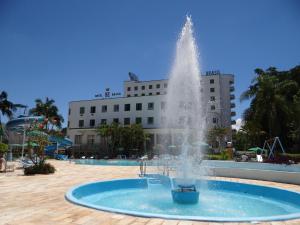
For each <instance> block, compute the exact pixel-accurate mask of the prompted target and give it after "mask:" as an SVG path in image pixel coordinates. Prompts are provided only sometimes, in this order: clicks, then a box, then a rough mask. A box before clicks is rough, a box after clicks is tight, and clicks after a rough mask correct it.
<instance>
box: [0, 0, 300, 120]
mask: <svg viewBox="0 0 300 225" xmlns="http://www.w3.org/2000/svg"><path fill="white" fill-rule="evenodd" d="M299 12H300V1H297V0H244V1H239V0H226V1H225V0H224V1H221V0H207V1H200V0H195V1H176V0H164V1H159V0H152V1H142V0H127V1H121V0H119V1H116V0H110V1H98V0H86V1H83V0H47V1H46V0H27V1H21V0H19V1H15V0H1V1H0V90H5V91H7V92H8V94H9V98H10V99H11V100H12V101H14V102H16V103H23V104H26V105H28V106H29V107H32V106H34V99H36V98H45V97H46V96H48V97H50V98H53V99H54V100H55V101H56V104H57V105H58V107H59V109H60V112H61V113H62V115H63V116H64V117H65V120H67V108H68V102H69V101H72V100H80V99H91V98H93V97H94V94H96V93H99V92H103V90H104V88H106V87H110V88H111V89H112V90H113V91H121V92H122V90H123V89H122V84H123V81H124V80H126V79H127V77H128V72H129V71H132V72H134V73H136V74H138V75H139V77H140V79H141V80H148V79H162V78H166V77H167V75H168V72H169V71H170V67H171V64H172V60H173V54H174V51H175V43H176V40H177V37H178V34H179V32H180V30H181V27H182V26H183V24H184V20H185V15H186V14H190V15H192V19H193V22H194V27H195V34H196V40H197V43H198V46H199V50H200V63H201V70H202V72H205V71H207V70H220V71H221V72H224V73H233V74H235V79H236V82H235V86H236V92H235V95H236V96H237V99H236V104H237V108H236V111H237V118H238V117H240V116H241V114H242V112H243V111H244V109H245V108H246V107H247V106H248V102H244V103H242V104H241V103H239V100H238V97H239V96H240V94H241V92H242V91H244V90H245V89H246V88H247V87H248V86H249V84H250V82H251V80H252V78H253V77H254V74H253V70H254V69H255V68H257V67H260V68H263V69H266V68H268V67H269V66H276V67H277V68H278V69H289V68H291V67H293V66H296V65H298V64H300V13H299Z"/></svg>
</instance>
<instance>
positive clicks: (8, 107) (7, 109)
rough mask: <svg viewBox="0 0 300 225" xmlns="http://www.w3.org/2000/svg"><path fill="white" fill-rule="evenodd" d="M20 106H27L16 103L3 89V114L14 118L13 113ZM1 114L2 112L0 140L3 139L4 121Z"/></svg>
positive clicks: (1, 100)
mask: <svg viewBox="0 0 300 225" xmlns="http://www.w3.org/2000/svg"><path fill="white" fill-rule="evenodd" d="M18 108H26V106H25V105H22V104H15V103H13V102H11V101H9V100H8V95H7V93H6V92H5V91H2V92H1V93H0V111H1V114H2V116H6V117H8V118H9V119H11V118H12V116H13V113H14V112H15V111H16V110H17V109H18ZM1 114H0V140H2V135H3V134H2V133H3V129H2V122H1Z"/></svg>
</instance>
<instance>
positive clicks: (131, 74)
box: [128, 72, 139, 81]
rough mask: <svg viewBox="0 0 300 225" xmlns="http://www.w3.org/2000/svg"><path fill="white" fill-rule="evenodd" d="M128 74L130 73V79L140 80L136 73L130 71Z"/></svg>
mask: <svg viewBox="0 0 300 225" xmlns="http://www.w3.org/2000/svg"><path fill="white" fill-rule="evenodd" d="M128 75H129V78H130V81H139V78H138V76H137V75H135V74H134V73H132V72H129V73H128Z"/></svg>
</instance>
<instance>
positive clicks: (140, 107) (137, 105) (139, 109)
mask: <svg viewBox="0 0 300 225" xmlns="http://www.w3.org/2000/svg"><path fill="white" fill-rule="evenodd" d="M135 109H136V111H141V110H142V103H136V105H135Z"/></svg>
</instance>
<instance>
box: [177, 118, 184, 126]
mask: <svg viewBox="0 0 300 225" xmlns="http://www.w3.org/2000/svg"><path fill="white" fill-rule="evenodd" d="M178 123H179V125H181V126H182V125H183V124H184V116H180V117H179V121H178Z"/></svg>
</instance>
